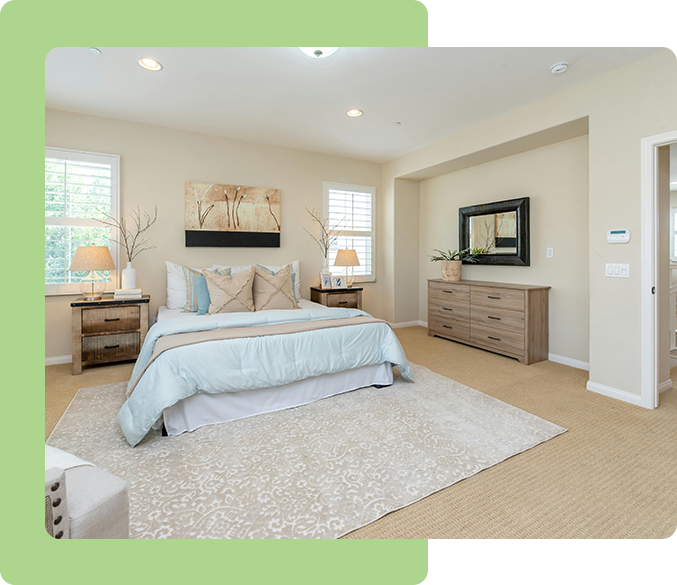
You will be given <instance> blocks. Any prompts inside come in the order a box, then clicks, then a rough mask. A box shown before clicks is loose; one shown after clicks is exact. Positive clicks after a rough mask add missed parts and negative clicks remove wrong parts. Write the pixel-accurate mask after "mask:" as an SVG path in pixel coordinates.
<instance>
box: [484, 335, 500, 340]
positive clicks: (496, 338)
mask: <svg viewBox="0 0 677 585" xmlns="http://www.w3.org/2000/svg"><path fill="white" fill-rule="evenodd" d="M487 337H488V338H489V339H493V340H494V341H501V340H500V338H498V337H492V336H491V335H487Z"/></svg>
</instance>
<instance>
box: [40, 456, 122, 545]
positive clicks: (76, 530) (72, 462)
mask: <svg viewBox="0 0 677 585" xmlns="http://www.w3.org/2000/svg"><path fill="white" fill-rule="evenodd" d="M45 528H46V529H47V532H48V533H49V534H50V535H51V536H54V537H55V538H129V497H128V494H127V483H126V482H125V481H123V480H122V479H120V478H119V477H116V476H115V475H112V474H111V473H108V472H107V471H104V470H103V469H98V468H97V467H94V466H93V465H92V464H91V463H87V462H86V461H83V460H82V459H79V458H78V457H75V456H74V455H71V454H70V453H66V452H65V451H61V450H60V449H55V448H54V447H50V446H49V445H45Z"/></svg>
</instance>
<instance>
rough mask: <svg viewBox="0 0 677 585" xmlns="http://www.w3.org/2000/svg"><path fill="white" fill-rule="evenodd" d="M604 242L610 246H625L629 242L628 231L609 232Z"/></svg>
mask: <svg viewBox="0 0 677 585" xmlns="http://www.w3.org/2000/svg"><path fill="white" fill-rule="evenodd" d="M606 241H607V242H609V243H610V244H627V243H628V242H629V241H630V230H609V231H608V232H607V233H606Z"/></svg>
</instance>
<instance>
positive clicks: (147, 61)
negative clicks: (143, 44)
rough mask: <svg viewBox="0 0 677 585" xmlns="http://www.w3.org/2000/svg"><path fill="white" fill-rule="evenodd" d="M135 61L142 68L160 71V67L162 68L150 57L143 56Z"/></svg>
mask: <svg viewBox="0 0 677 585" xmlns="http://www.w3.org/2000/svg"><path fill="white" fill-rule="evenodd" d="M137 62H138V64H139V65H141V67H143V68H144V69H148V71H160V69H162V65H161V64H160V63H159V62H158V61H156V60H155V59H151V58H150V57H144V58H143V59H139V60H138V61H137Z"/></svg>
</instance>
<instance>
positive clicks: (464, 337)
mask: <svg viewBox="0 0 677 585" xmlns="http://www.w3.org/2000/svg"><path fill="white" fill-rule="evenodd" d="M428 329H429V330H430V331H431V332H432V333H433V334H435V335H441V336H443V337H453V338H456V339H458V340H460V341H470V325H469V323H468V321H459V320H456V319H448V318H444V317H438V316H436V315H432V314H431V315H428Z"/></svg>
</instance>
